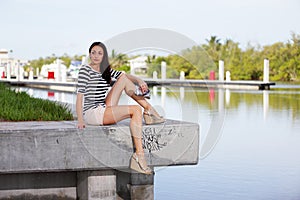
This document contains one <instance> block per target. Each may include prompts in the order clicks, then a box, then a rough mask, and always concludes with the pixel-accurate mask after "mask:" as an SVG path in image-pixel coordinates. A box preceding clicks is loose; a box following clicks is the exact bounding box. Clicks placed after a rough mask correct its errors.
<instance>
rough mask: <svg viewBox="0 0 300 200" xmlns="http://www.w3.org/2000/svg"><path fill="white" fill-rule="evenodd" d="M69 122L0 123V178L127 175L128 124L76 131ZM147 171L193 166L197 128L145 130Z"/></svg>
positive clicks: (171, 125)
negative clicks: (98, 172)
mask: <svg viewBox="0 0 300 200" xmlns="http://www.w3.org/2000/svg"><path fill="white" fill-rule="evenodd" d="M75 126H76V122H74V121H60V122H1V123H0V148H1V153H0V160H1V162H0V173H2V174H3V173H28V172H55V171H82V170H104V169H111V168H113V169H119V170H121V169H124V170H125V169H127V168H128V166H129V160H130V156H131V155H132V152H133V148H132V146H133V145H132V140H131V137H130V132H129V121H123V122H122V123H119V124H116V125H113V126H88V127H87V128H85V129H84V130H78V129H77V128H76V127H75ZM143 144H144V149H146V152H149V153H147V154H146V156H147V159H148V163H149V165H151V166H167V165H185V164H197V162H198V153H199V125H198V124H195V123H189V122H181V121H174V120H167V121H166V123H164V124H158V125H151V126H146V125H145V126H144V127H143Z"/></svg>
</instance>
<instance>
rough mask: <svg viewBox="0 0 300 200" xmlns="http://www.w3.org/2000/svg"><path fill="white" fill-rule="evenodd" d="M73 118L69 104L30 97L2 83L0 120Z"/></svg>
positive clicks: (0, 87)
mask: <svg viewBox="0 0 300 200" xmlns="http://www.w3.org/2000/svg"><path fill="white" fill-rule="evenodd" d="M61 120H73V115H72V112H71V110H70V109H69V108H68V107H67V105H62V104H60V103H58V102H54V101H50V100H45V99H38V98H33V97H30V96H29V95H28V94H27V93H26V92H16V91H15V90H12V89H11V88H10V87H9V86H7V85H4V84H1V83H0V121H61Z"/></svg>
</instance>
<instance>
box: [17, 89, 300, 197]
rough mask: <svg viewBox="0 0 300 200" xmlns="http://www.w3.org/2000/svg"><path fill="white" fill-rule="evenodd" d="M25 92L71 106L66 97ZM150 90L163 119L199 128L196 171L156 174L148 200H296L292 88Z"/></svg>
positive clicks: (299, 156) (297, 136)
mask: <svg viewBox="0 0 300 200" xmlns="http://www.w3.org/2000/svg"><path fill="white" fill-rule="evenodd" d="M22 90H24V89H22ZM25 90H26V91H27V92H28V93H30V94H31V95H33V96H35V97H42V98H49V99H52V100H58V101H63V102H68V103H72V104H74V103H75V98H74V94H70V93H69V94H68V93H66V94H63V93H58V92H54V93H52V92H50V93H49V92H47V91H44V90H36V89H35V90H32V89H28V88H27V89H25ZM152 91H153V95H152V98H151V100H150V101H151V103H152V104H153V105H155V106H156V108H157V109H158V110H159V111H160V112H164V114H165V116H166V117H167V118H170V119H177V120H185V121H191V122H196V123H199V125H200V127H201V131H200V132H201V136H200V137H201V142H200V143H201V146H200V149H201V150H200V155H201V158H200V160H199V164H198V165H194V166H178V167H175V166H172V167H164V168H156V169H155V171H156V174H155V184H154V187H155V191H154V192H155V199H157V200H160V199H161V200H165V199H204V200H206V199H209V200H219V199H222V200H223V199H228V200H229V199H230V200H232V199H238V200H247V199H249V200H250V199H251V200H253V199H278V200H282V199H285V200H286V199H288V200H289V199H291V200H292V199H293V200H296V199H300V86H297V85H296V86H286V85H278V86H276V87H275V88H274V87H273V88H272V89H271V90H270V91H242V90H218V89H216V90H205V89H191V88H152ZM120 103H133V102H132V101H131V100H129V99H128V98H126V97H122V99H121V102H120ZM212 147H213V148H212Z"/></svg>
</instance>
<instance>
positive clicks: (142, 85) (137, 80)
mask: <svg viewBox="0 0 300 200" xmlns="http://www.w3.org/2000/svg"><path fill="white" fill-rule="evenodd" d="M126 76H127V78H128V79H129V80H131V81H132V82H133V83H134V84H136V85H139V86H140V88H141V89H142V92H143V93H145V92H147V91H148V90H149V88H148V85H147V83H146V82H145V81H144V80H142V79H140V78H138V77H136V76H133V75H130V74H126Z"/></svg>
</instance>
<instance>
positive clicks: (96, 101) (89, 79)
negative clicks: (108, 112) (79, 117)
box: [77, 65, 122, 114]
mask: <svg viewBox="0 0 300 200" xmlns="http://www.w3.org/2000/svg"><path fill="white" fill-rule="evenodd" d="M110 73H111V77H112V79H118V78H119V77H120V75H121V74H122V72H121V71H117V70H114V69H111V70H110ZM110 87H111V86H110V84H108V83H107V82H106V80H105V79H104V78H102V74H101V73H100V72H97V71H96V70H94V69H93V68H92V67H90V66H89V65H82V66H81V68H80V70H79V73H78V83H77V93H82V94H83V95H84V103H83V114H84V113H85V112H86V111H87V110H89V109H94V108H97V107H98V106H99V105H101V106H103V107H105V98H106V95H107V91H108V89H110Z"/></svg>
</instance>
